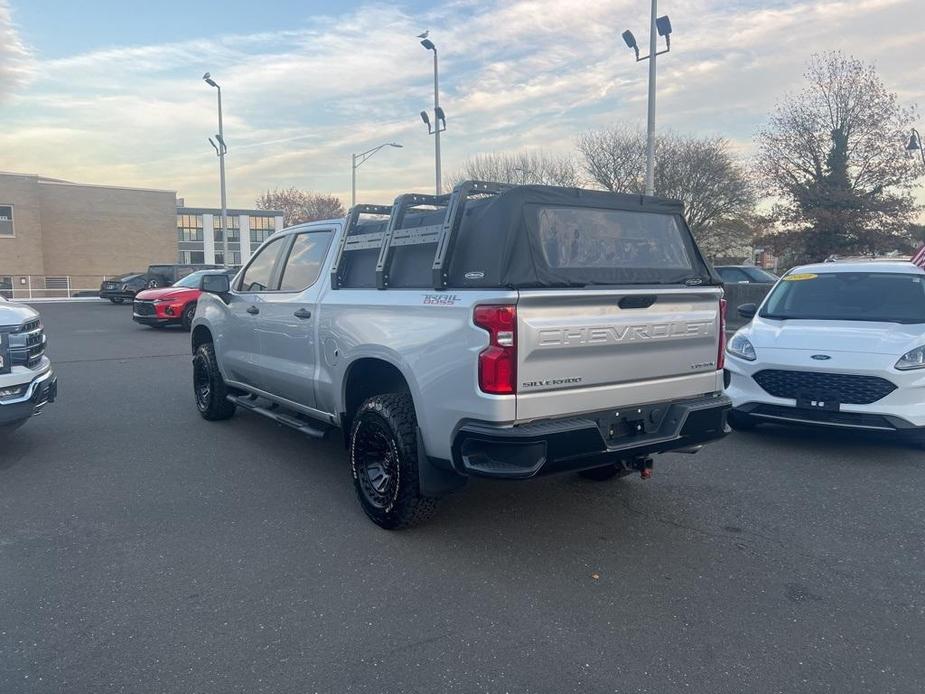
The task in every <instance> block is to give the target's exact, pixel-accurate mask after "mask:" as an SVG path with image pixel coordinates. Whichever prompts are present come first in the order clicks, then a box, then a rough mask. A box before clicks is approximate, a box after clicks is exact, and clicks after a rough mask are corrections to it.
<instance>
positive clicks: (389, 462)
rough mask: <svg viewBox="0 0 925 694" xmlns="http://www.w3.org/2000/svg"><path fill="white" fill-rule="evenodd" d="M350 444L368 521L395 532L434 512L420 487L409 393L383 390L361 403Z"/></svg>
mask: <svg viewBox="0 0 925 694" xmlns="http://www.w3.org/2000/svg"><path fill="white" fill-rule="evenodd" d="M349 448H350V451H349V453H350V467H351V471H352V472H353V486H354V489H355V491H356V495H357V499H358V500H359V502H360V506H362V507H363V511H364V512H365V513H366V515H367V516H369V519H370V520H371V521H372V522H373V523H375V524H376V525H378V526H379V527H381V528H385V529H386V530H398V529H400V528H407V527H409V526H411V525H414V524H416V523H420V522H422V521H424V520H426V519H428V518H430V517H431V516H432V515H433V514H434V512H435V511H436V508H437V503H436V499H433V498H431V497H426V496H423V495H422V494H421V491H420V482H419V478H418V444H417V417H416V416H415V412H414V403H413V402H412V400H411V395H410V394H408V393H384V394H382V395H375V396H373V397H371V398H369V400H367V401H366V402H364V403H363V404H362V405H360V407H359V409H358V410H357V412H356V414H355V415H354V417H353V424H352V425H351V427H350V438H349Z"/></svg>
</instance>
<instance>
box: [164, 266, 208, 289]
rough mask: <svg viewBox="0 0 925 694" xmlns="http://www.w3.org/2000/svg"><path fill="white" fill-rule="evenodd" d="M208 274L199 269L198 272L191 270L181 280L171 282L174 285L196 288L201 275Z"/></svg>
mask: <svg viewBox="0 0 925 694" xmlns="http://www.w3.org/2000/svg"><path fill="white" fill-rule="evenodd" d="M205 274H208V273H206V272H203V271H202V270H200V271H199V272H192V273H190V274H189V275H187V276H186V277H184V278H183V279H182V280H179V281H177V282H174V283H173V286H174V287H188V288H192V289H198V288H199V283H200V282H201V281H202V276H203V275H205Z"/></svg>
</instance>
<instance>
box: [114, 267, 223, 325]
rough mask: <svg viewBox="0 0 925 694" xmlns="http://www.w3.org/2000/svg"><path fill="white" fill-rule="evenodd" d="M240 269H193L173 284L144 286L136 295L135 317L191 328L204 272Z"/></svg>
mask: <svg viewBox="0 0 925 694" xmlns="http://www.w3.org/2000/svg"><path fill="white" fill-rule="evenodd" d="M237 272H238V269H237V268H228V269H226V270H200V271H199V272H193V273H191V274H189V275H187V276H186V277H184V278H183V279H182V280H179V281H178V282H175V283H174V284H173V285H172V286H170V287H163V288H160V289H145V290H144V291H141V292H138V293H137V294H136V295H135V301H134V302H133V303H132V319H133V320H134V321H135V322H136V323H141V324H142V325H149V326H151V327H152V328H162V327H164V326H165V325H182V326H183V329H184V330H189V329H190V326H191V325H192V323H193V316H195V315H196V302H197V301H199V295H200V294H201V293H202V290H201V289H200V287H201V286H202V278H203V276H204V275H218V274H222V273H225V274H228V275H232V276H233V275H235V274H237Z"/></svg>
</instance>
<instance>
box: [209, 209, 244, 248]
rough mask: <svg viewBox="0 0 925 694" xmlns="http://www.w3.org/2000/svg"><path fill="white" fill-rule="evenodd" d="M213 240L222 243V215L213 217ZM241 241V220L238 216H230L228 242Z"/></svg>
mask: <svg viewBox="0 0 925 694" xmlns="http://www.w3.org/2000/svg"><path fill="white" fill-rule="evenodd" d="M212 227H213V229H214V231H213V234H212V236H213V238H214V239H215V243H223V241H222V215H221V214H217V215H215V216H214V217H212ZM240 240H241V219H240V218H239V217H238V216H237V215H228V242H229V243H231V242H233V241H240Z"/></svg>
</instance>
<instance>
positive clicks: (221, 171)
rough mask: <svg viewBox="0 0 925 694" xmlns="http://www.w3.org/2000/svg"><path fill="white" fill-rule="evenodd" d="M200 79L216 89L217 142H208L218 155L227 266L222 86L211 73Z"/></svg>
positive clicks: (226, 147)
mask: <svg viewBox="0 0 925 694" xmlns="http://www.w3.org/2000/svg"><path fill="white" fill-rule="evenodd" d="M202 79H203V80H204V81H205V83H206V84H208V85H209V86H210V87H215V88H216V89H217V90H218V135H216V136H215V139H216V140H218V144H215V142H213V141H212V138H211V137H210V138H209V144H211V145H212V147H213V148H214V149H215V154H216V156H217V157H218V171H219V180H220V181H221V187H222V263H223V264H224V265H225V266H226V267H227V266H228V265H230V263H229V262H228V259H229V255H228V202H227V198H226V196H225V155H226V154H227V153H228V146H227V145H226V144H225V129H224V126H223V125H222V88H221V87H220V86H218V83H217V82H216V81H215V80H214V79H212V75H210V74H209V73H208V72H207V73H206V74H204V75H203V76H202Z"/></svg>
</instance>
